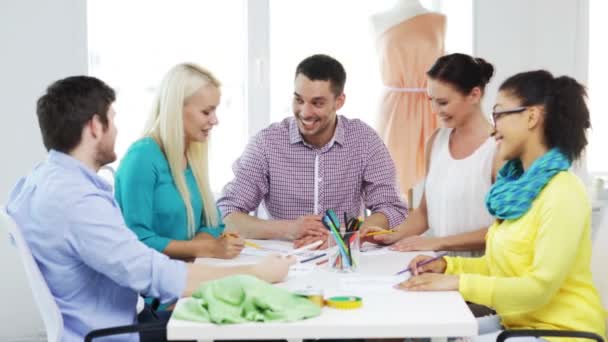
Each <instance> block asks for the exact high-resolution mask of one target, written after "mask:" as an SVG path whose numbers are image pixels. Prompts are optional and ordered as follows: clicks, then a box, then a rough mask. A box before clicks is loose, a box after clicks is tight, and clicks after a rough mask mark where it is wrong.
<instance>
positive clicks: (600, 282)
mask: <svg viewBox="0 0 608 342" xmlns="http://www.w3.org/2000/svg"><path fill="white" fill-rule="evenodd" d="M606 260H608V215H606V214H604V215H603V217H602V220H601V222H600V224H599V226H598V227H597V231H596V232H595V238H594V240H593V254H592V257H591V271H592V272H593V281H594V283H595V286H596V287H597V289H598V291H599V293H600V296H601V298H602V304H603V306H604V310H608V267H607V266H606ZM606 323H607V324H608V321H607V322H606Z"/></svg>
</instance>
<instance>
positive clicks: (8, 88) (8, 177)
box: [0, 0, 110, 341]
mask: <svg viewBox="0 0 608 342" xmlns="http://www.w3.org/2000/svg"><path fill="white" fill-rule="evenodd" d="M109 19H110V18H109ZM86 72H87V41H86V1H84V0H53V1H46V0H38V1H37V0H2V1H0V98H1V99H2V101H1V102H0V106H1V107H0V108H1V110H2V114H1V115H2V124H1V125H0V155H2V160H3V161H2V167H1V168H0V169H1V170H2V172H1V176H0V203H5V202H6V199H7V198H8V192H9V191H10V189H11V188H12V186H13V184H14V183H15V182H16V180H17V179H18V178H19V177H20V176H22V175H24V174H26V173H27V172H28V171H29V170H30V169H31V168H32V166H34V165H35V164H36V163H37V162H39V161H40V160H42V159H43V158H44V157H45V154H46V151H45V149H44V147H43V146H42V139H41V138H40V132H39V130H38V123H37V119H36V112H35V108H36V107H35V104H36V99H37V98H38V97H39V96H40V95H41V93H42V92H43V91H44V89H45V88H46V86H47V85H49V84H50V83H51V82H53V81H54V80H57V79H59V78H62V77H66V76H69V75H74V74H86ZM19 262H20V261H19V260H18V259H17V256H16V255H14V254H13V250H12V248H11V246H9V245H8V244H7V241H6V239H5V237H4V236H2V237H0V274H2V276H1V278H2V280H1V281H0V303H2V309H1V310H0V341H11V340H19V341H25V340H33V339H34V337H35V336H40V333H41V331H43V328H42V322H41V320H40V318H39V317H38V313H37V311H36V309H35V307H34V305H33V302H32V301H31V300H30V293H29V290H28V289H27V287H26V283H25V277H24V274H23V272H20V270H19V268H18V267H17V266H18V265H19ZM42 340H45V339H44V338H42Z"/></svg>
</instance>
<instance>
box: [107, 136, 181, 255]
mask: <svg viewBox="0 0 608 342" xmlns="http://www.w3.org/2000/svg"><path fill="white" fill-rule="evenodd" d="M154 157H155V155H154V151H152V150H151V149H145V148H144V146H142V145H140V146H138V148H132V149H130V150H129V151H128V152H127V154H126V155H125V157H124V158H123V159H122V161H121V163H120V166H119V168H118V171H117V173H116V182H115V185H114V186H115V189H114V196H115V198H116V201H117V202H118V204H119V206H120V208H121V210H122V214H123V217H124V220H125V223H126V224H127V226H128V227H129V228H130V229H131V230H132V231H133V232H134V233H135V234H136V235H137V237H138V238H139V240H140V241H142V242H143V243H145V244H146V245H148V246H150V247H152V248H154V249H155V250H157V251H159V252H163V251H164V250H165V248H167V245H168V244H169V242H171V239H170V238H168V237H165V236H161V235H159V234H158V233H157V232H156V231H155V230H154V229H153V223H154V189H155V184H156V182H157V181H158V176H159V175H158V169H157V168H156V166H155V163H154V160H153V159H154Z"/></svg>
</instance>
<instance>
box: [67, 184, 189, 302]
mask: <svg viewBox="0 0 608 342" xmlns="http://www.w3.org/2000/svg"><path fill="white" fill-rule="evenodd" d="M71 211H72V214H71V215H70V218H69V220H70V221H69V222H68V229H67V230H66V232H65V234H66V239H67V240H68V243H69V245H70V247H71V248H72V249H73V251H74V253H76V254H78V255H79V256H80V258H81V259H82V260H83V262H84V263H85V264H87V265H88V266H89V267H91V268H92V269H95V270H96V271H97V272H99V273H102V274H104V275H105V276H107V277H108V278H110V279H111V280H112V281H114V282H116V283H117V284H119V285H121V286H124V287H128V288H131V289H133V290H135V291H137V292H138V293H141V294H143V295H145V296H150V297H156V298H159V299H160V301H161V302H162V303H169V302H172V301H175V300H177V299H178V298H179V296H180V295H181V294H182V293H183V291H184V289H185V287H186V278H187V268H186V265H185V263H184V262H182V261H178V260H171V259H170V258H169V257H167V256H166V255H164V254H161V253H158V252H157V251H155V250H153V249H151V248H149V247H147V246H146V245H144V244H143V243H141V242H140V241H139V240H138V239H137V237H136V236H135V234H133V232H132V231H130V230H129V229H127V227H126V226H125V224H124V221H123V220H122V217H121V214H120V210H119V208H118V206H117V205H115V202H114V201H113V200H112V199H111V198H105V197H104V196H101V195H97V194H91V195H86V196H84V197H83V198H82V199H80V200H78V201H77V202H76V203H75V204H74V205H73V207H72V209H71ZM109 251H110V252H109ZM108 252H109V253H108Z"/></svg>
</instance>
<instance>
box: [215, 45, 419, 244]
mask: <svg viewBox="0 0 608 342" xmlns="http://www.w3.org/2000/svg"><path fill="white" fill-rule="evenodd" d="M345 81H346V72H345V71H344V68H343V67H342V65H341V64H340V62H338V61H337V60H335V59H333V58H332V57H329V56H326V55H314V56H310V57H308V58H306V59H304V60H303V61H302V62H300V64H299V65H298V67H297V69H296V74H295V87H294V94H293V113H294V116H293V117H289V118H286V119H284V120H283V121H281V122H278V123H274V124H271V125H270V126H269V127H267V128H266V129H264V130H262V131H260V132H259V133H258V134H257V135H256V136H254V137H253V138H252V140H251V141H250V142H249V144H248V146H247V147H246V149H245V151H244V152H243V154H242V155H241V157H240V158H239V159H238V160H237V161H236V162H235V164H234V166H233V169H234V174H235V177H234V179H233V180H232V181H231V182H230V183H228V184H227V185H226V187H225V188H224V194H223V195H222V196H221V197H220V199H219V201H218V206H219V208H220V210H221V212H222V215H223V217H224V222H225V223H226V228H227V230H234V231H238V232H240V233H241V234H243V235H244V236H246V237H249V238H258V239H290V240H295V244H296V246H299V245H302V244H304V243H308V242H310V241H314V240H318V239H319V238H325V236H326V235H327V230H326V229H325V228H324V227H323V225H322V223H321V218H322V215H323V214H324V212H325V210H327V209H333V210H334V211H335V212H336V213H337V214H338V216H339V217H340V219H341V220H343V213H346V214H347V216H348V217H358V216H362V214H363V211H364V209H368V210H369V211H370V212H371V215H370V216H368V217H366V219H365V222H364V226H375V227H380V228H384V229H389V228H393V227H395V226H397V225H399V224H401V223H402V222H403V221H404V220H405V218H406V217H407V214H408V212H407V205H406V203H405V202H404V201H403V199H402V198H401V196H400V195H399V190H398V186H397V180H396V175H395V166H394V164H393V161H392V159H391V157H390V155H389V152H388V150H387V148H386V146H385V145H384V143H383V142H382V140H381V139H380V137H379V136H378V135H377V134H376V132H375V131H374V130H373V129H372V128H371V127H369V126H368V125H367V124H365V123H363V122H362V121H360V120H357V119H347V118H346V117H344V116H342V115H337V114H336V111H337V110H339V109H340V108H341V107H342V106H343V105H344V101H345V95H344V83H345ZM262 201H264V205H265V207H266V210H267V211H268V213H269V215H270V219H268V220H264V219H260V218H257V217H254V216H250V215H249V214H248V213H250V212H252V211H254V210H256V209H257V208H258V206H259V205H260V204H261V203H262ZM342 224H344V222H342Z"/></svg>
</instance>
